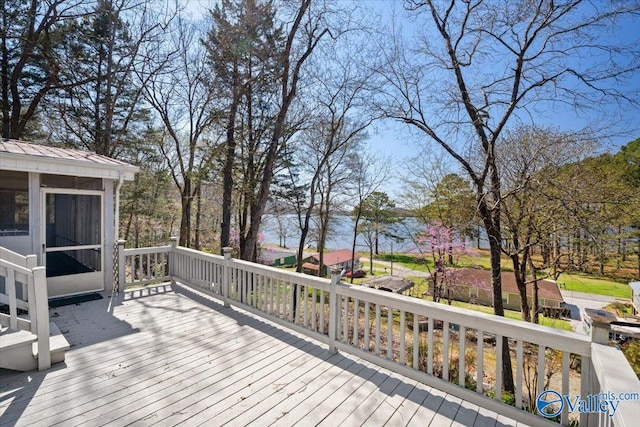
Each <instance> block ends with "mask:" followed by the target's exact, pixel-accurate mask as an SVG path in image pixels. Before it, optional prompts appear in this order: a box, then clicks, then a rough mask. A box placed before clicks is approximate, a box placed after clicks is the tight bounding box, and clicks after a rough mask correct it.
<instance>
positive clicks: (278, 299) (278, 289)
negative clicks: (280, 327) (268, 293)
mask: <svg viewBox="0 0 640 427" xmlns="http://www.w3.org/2000/svg"><path fill="white" fill-rule="evenodd" d="M280 283H281V280H280V279H277V280H276V283H275V286H276V316H277V317H282V316H281V313H280V298H281V295H280Z"/></svg>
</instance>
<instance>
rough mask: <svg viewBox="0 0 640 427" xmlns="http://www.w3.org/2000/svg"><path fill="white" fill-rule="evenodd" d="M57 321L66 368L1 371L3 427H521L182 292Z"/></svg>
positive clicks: (128, 297) (148, 291) (119, 301)
mask: <svg viewBox="0 0 640 427" xmlns="http://www.w3.org/2000/svg"><path fill="white" fill-rule="evenodd" d="M50 314H51V315H52V317H53V320H54V321H55V322H56V324H57V325H58V327H59V328H60V330H61V331H62V332H63V333H64V334H65V336H66V338H67V340H68V341H69V342H70V343H71V345H72V348H71V350H69V352H68V353H67V357H66V362H65V363H64V364H61V365H56V366H54V367H53V368H52V369H51V370H49V371H46V372H29V373H16V372H11V371H5V370H0V425H1V426H12V425H43V426H44V425H46V426H52V425H63V426H65V427H66V426H75V425H88V426H92V427H93V426H101V425H118V426H123V425H141V426H143V425H144V426H146V425H159V426H170V425H177V424H183V425H188V426H197V425H206V426H220V425H230V426H244V425H256V426H261V427H262V426H268V425H275V426H293V425H301V426H311V425H323V426H325V425H326V426H332V427H333V426H338V425H345V426H355V425H368V426H382V425H390V426H404V425H416V426H426V425H433V426H449V425H455V426H471V425H475V426H502V425H506V426H511V425H516V423H515V422H514V421H512V420H510V419H506V418H504V417H502V416H500V415H497V414H496V413H493V412H490V411H488V410H486V409H484V408H481V407H478V406H477V405H473V404H471V403H468V402H465V401H461V399H459V398H456V397H454V396H451V395H447V394H445V393H443V392H441V391H439V390H436V389H433V388H431V387H428V386H425V385H423V384H420V383H416V382H415V381H413V380H410V379H408V378H405V377H402V376H400V375H397V374H395V373H393V372H390V371H388V370H385V369H383V368H380V367H378V366H376V365H373V364H371V363H368V362H365V361H363V360H361V359H358V358H356V357H353V356H349V355H345V354H341V353H338V354H335V355H334V354H331V353H330V352H329V351H328V350H327V348H326V346H325V345H323V344H320V343H318V342H316V341H314V340H312V339H309V338H307V337H305V336H303V335H300V334H297V333H295V332H292V331H290V330H286V329H284V328H282V327H280V326H277V325H275V324H273V323H271V322H269V321H266V320H264V319H261V318H257V317H255V316H253V315H250V314H247V313H245V312H243V311H241V310H238V309H236V308H224V307H223V306H222V305H221V304H219V303H218V302H216V301H213V300H211V299H209V298H208V297H204V296H202V295H200V294H197V293H194V292H193V291H191V290H189V289H185V288H182V287H181V286H174V287H173V288H172V287H171V286H170V285H166V286H159V287H153V288H145V290H143V291H140V290H138V291H127V292H126V293H125V294H124V296H120V297H117V298H116V297H115V296H114V298H113V301H112V300H111V299H109V298H106V297H105V298H104V299H102V300H99V301H92V302H86V303H83V304H80V305H73V306H65V307H60V308H55V309H51V311H50ZM520 425H521V424H520Z"/></svg>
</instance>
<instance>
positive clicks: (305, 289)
mask: <svg viewBox="0 0 640 427" xmlns="http://www.w3.org/2000/svg"><path fill="white" fill-rule="evenodd" d="M302 289H303V292H302V295H303V299H304V323H303V324H304V327H305V328H308V327H309V295H308V294H309V287H308V286H303V287H302Z"/></svg>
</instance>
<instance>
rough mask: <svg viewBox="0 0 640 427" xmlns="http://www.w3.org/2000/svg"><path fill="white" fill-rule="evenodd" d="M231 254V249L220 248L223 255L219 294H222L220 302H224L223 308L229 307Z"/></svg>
mask: <svg viewBox="0 0 640 427" xmlns="http://www.w3.org/2000/svg"><path fill="white" fill-rule="evenodd" d="M232 252H233V248H230V247H224V248H222V253H223V254H224V270H223V271H222V286H221V288H220V292H222V300H223V301H224V306H225V307H229V306H230V305H229V298H230V294H229V290H230V287H231V253H232Z"/></svg>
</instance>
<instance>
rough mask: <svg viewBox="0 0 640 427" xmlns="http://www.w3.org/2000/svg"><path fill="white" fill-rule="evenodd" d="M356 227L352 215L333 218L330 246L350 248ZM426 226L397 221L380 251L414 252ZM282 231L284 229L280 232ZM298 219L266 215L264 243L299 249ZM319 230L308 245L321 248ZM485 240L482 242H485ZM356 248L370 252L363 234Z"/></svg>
mask: <svg viewBox="0 0 640 427" xmlns="http://www.w3.org/2000/svg"><path fill="white" fill-rule="evenodd" d="M353 226H354V221H353V219H352V218H351V217H350V216H348V215H340V216H336V217H335V218H333V219H332V220H331V222H330V225H329V227H330V232H329V235H328V238H327V242H326V247H327V249H329V250H337V249H350V248H351V245H352V243H353ZM421 229H422V226H421V224H420V223H419V221H417V220H416V219H415V218H405V219H404V220H403V221H402V222H400V223H398V224H394V225H393V226H392V227H391V228H390V229H389V230H388V232H389V233H391V234H393V235H394V236H396V237H397V238H396V239H393V238H391V237H389V236H387V235H385V234H381V235H380V237H379V250H380V252H391V249H392V248H391V246H392V245H393V252H413V251H415V244H414V243H413V240H412V237H411V236H415V235H416V234H417V233H418V232H419V231H420V230H421ZM278 230H282V231H280V232H279V231H278ZM299 230H300V229H299V227H298V225H297V218H296V216H295V215H280V216H278V217H276V216H274V215H265V217H264V219H263V226H262V234H263V235H264V242H265V243H271V244H280V243H281V237H282V243H283V244H285V245H286V246H287V247H288V248H292V249H296V248H297V247H298V240H299V236H300V231H299ZM315 236H316V233H314V232H313V231H311V232H310V233H309V236H308V238H307V244H308V245H309V246H311V247H317V238H316V237H315ZM481 243H482V242H481ZM356 250H357V251H359V252H368V251H369V246H368V245H367V242H366V240H365V238H364V237H363V236H362V235H358V237H357V239H356Z"/></svg>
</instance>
